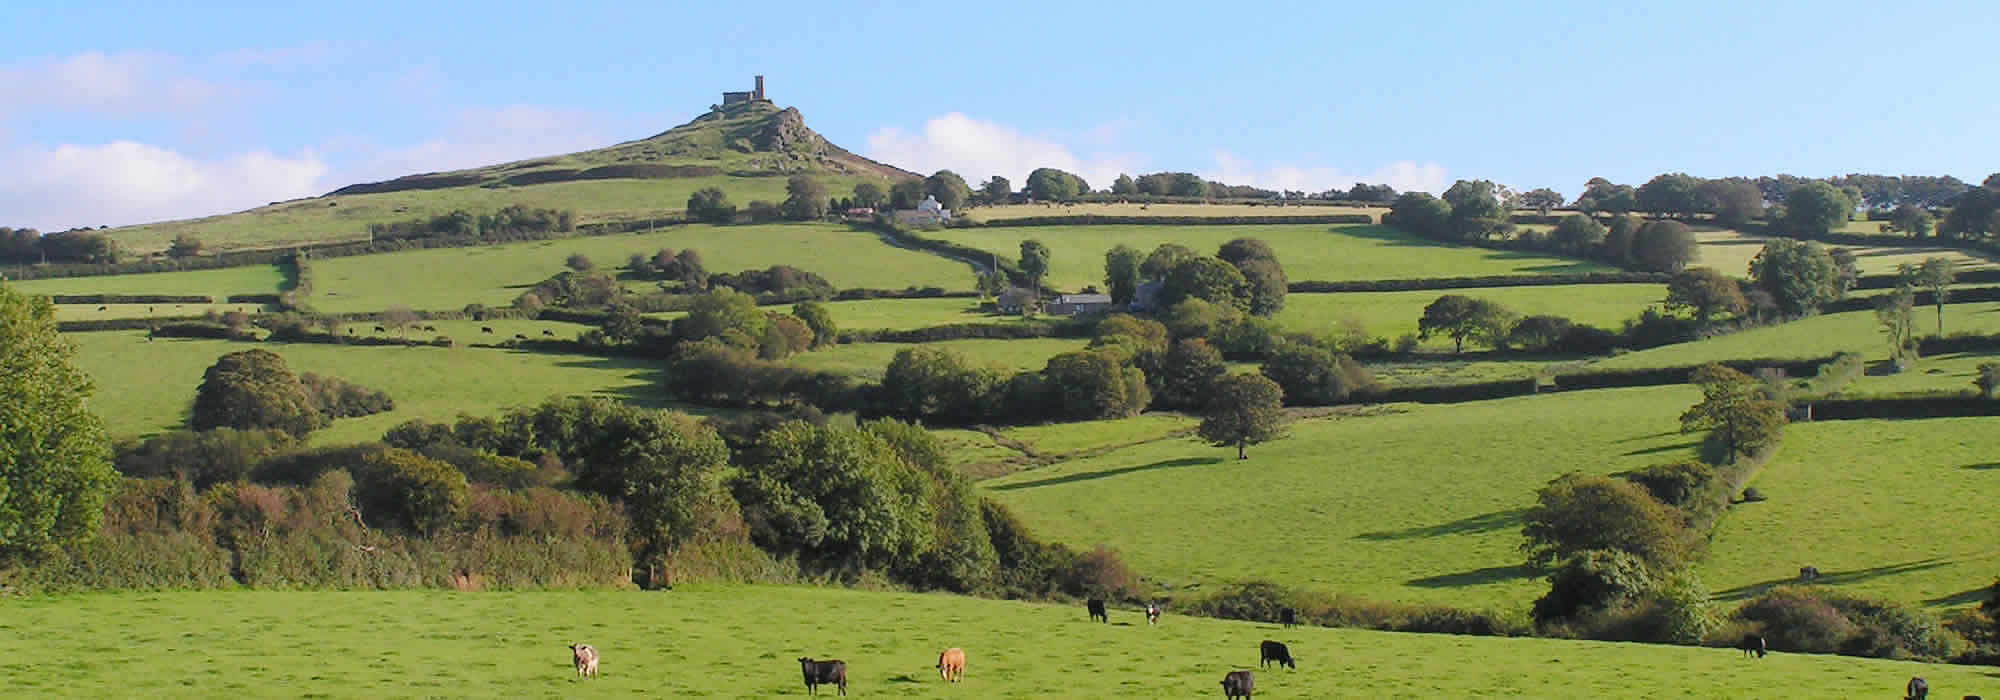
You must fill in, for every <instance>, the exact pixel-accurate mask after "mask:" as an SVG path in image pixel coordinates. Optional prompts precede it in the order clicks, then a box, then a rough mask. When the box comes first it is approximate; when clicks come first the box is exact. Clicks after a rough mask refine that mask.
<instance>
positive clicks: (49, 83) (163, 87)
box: [0, 51, 238, 117]
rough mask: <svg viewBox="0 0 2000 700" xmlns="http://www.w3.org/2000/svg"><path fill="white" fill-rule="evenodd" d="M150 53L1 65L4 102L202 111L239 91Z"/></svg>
mask: <svg viewBox="0 0 2000 700" xmlns="http://www.w3.org/2000/svg"><path fill="white" fill-rule="evenodd" d="M178 63H179V61H178V60H177V59H174V58H173V57H170V56H164V55H159V54H151V53H119V54H104V53H99V52H96V51H90V52H85V53H80V54H76V55H74V56H70V57H67V58H62V59H57V60H47V61H40V62H34V63H22V64H15V65H11V66H0V104H4V105H7V106H8V107H7V110H8V111H10V112H16V113H20V112H28V111H31V110H35V109H53V110H69V111H80V112H90V113H97V114H107V115H112V116H120V117H128V116H137V115H144V114H163V113H169V114H170V113H185V112H190V111H195V110H199V109H201V108H204V107H207V106H209V105H212V104H214V103H215V102H217V101H219V100H221V99H224V98H226V97H229V96H230V95H232V94H234V93H236V92H238V90H236V89H235V88H232V87H230V86H228V85H225V84H222V83H216V82H211V81H207V80H202V79H200V78H195V77H191V76H187V75H181V74H178V73H179V72H180V70H179V66H178Z"/></svg>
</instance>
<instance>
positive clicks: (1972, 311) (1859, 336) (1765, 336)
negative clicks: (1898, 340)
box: [1594, 302, 2000, 369]
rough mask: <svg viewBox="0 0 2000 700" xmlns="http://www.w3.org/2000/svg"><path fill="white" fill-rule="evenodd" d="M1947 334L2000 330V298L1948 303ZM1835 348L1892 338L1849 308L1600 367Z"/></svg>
mask: <svg viewBox="0 0 2000 700" xmlns="http://www.w3.org/2000/svg"><path fill="white" fill-rule="evenodd" d="M1934 314H1935V311H1933V310H1932V309H1930V308H1922V309H1918V310H1917V331H1918V332H1919V333H1925V332H1928V331H1930V330H1933V329H1935V328H1936V325H1935V323H1936V320H1937V317H1936V316H1935V315H1934ZM1944 326H1945V330H1946V331H1947V332H1952V333H1956V332H1960V331H1965V332H1977V333H1993V332H1996V331H2000V302H1976V303H1970V304H1946V305H1945V307H1944ZM1836 352H1859V353H1862V354H1863V355H1864V356H1866V357H1868V358H1870V359H1871V360H1877V359H1883V358H1886V357H1887V356H1888V341H1886V340H1884V336H1883V335H1882V331H1881V327H1880V325H1879V324H1877V322H1876V320H1875V312H1873V311H1848V312H1844V313H1837V314H1826V315H1822V316H1814V317H1812V318H1808V319H1805V320H1802V321H1793V322H1791V323H1785V324H1780V325H1776V326H1766V327H1764V328H1755V329H1751V330H1748V331H1744V332H1742V333H1732V334H1730V335H1725V336H1719V337H1715V338H1709V339H1707V340H1700V341H1696V342H1692V343H1680V344H1677V345H1668V346H1665V347H1658V348H1653V349H1651V350H1641V351H1639V352H1634V353H1627V354H1624V355H1620V356H1618V357H1613V358H1609V359H1606V360H1602V361H1600V362H1598V363H1596V364H1595V365H1594V366H1595V367H1598V368H1606V369H1611V368H1625V367H1671V366H1677V365H1691V364H1700V363H1703V362H1715V361H1719V360H1730V359H1745V358H1753V357H1799V358H1804V357H1819V356H1824V355H1831V354H1833V353H1836Z"/></svg>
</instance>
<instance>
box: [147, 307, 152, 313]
mask: <svg viewBox="0 0 2000 700" xmlns="http://www.w3.org/2000/svg"><path fill="white" fill-rule="evenodd" d="M146 313H149V314H150V313H153V307H150V306H148V307H146Z"/></svg>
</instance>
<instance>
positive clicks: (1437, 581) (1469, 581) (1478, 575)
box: [1403, 564, 1535, 588]
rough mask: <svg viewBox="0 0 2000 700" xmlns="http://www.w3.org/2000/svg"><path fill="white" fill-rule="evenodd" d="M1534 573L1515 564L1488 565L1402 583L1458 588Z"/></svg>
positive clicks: (1425, 586) (1428, 586)
mask: <svg viewBox="0 0 2000 700" xmlns="http://www.w3.org/2000/svg"><path fill="white" fill-rule="evenodd" d="M1534 575H1535V574H1534V572H1533V571H1529V570H1528V567H1525V566H1521V565H1519V564H1516V565H1513V566H1489V567H1486V568H1483V569H1473V570H1471V571H1461V572H1458V573H1455V574H1444V575H1441V576H1426V577H1423V578H1413V579H1410V580H1408V581H1404V582H1403V583H1404V584H1405V585H1410V586H1416V587H1419V588H1458V587H1461V586H1486V585H1491V584H1495V583H1506V582H1508V581H1518V580H1521V579H1525V578H1530V577H1532V576H1534Z"/></svg>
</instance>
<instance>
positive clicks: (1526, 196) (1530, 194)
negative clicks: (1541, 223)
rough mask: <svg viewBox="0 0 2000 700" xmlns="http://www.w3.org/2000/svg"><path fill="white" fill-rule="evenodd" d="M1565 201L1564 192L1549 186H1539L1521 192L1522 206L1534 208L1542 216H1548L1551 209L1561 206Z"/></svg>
mask: <svg viewBox="0 0 2000 700" xmlns="http://www.w3.org/2000/svg"><path fill="white" fill-rule="evenodd" d="M1563 201H1564V200H1563V196H1562V193H1560V192H1557V191H1555V190H1552V189H1549V188H1547V187H1539V188H1536V189H1532V190H1528V191H1527V192H1523V193H1521V206H1524V207H1527V208H1529V209H1533V210H1535V213H1537V214H1540V215H1542V216H1548V215H1549V210H1551V209H1555V208H1557V207H1561V206H1562V205H1563Z"/></svg>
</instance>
